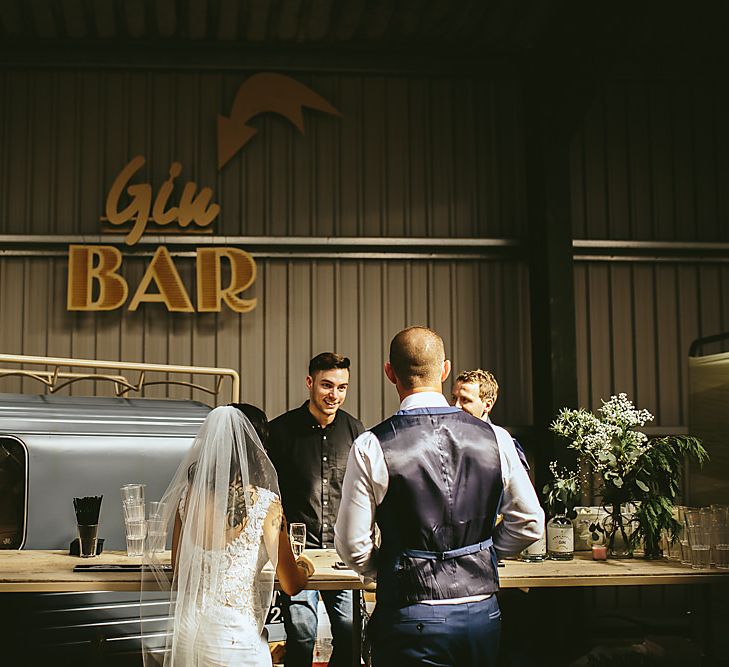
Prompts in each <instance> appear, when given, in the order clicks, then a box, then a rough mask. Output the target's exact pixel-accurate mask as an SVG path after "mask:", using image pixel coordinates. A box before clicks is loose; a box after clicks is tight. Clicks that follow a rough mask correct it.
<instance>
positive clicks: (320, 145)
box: [294, 76, 343, 236]
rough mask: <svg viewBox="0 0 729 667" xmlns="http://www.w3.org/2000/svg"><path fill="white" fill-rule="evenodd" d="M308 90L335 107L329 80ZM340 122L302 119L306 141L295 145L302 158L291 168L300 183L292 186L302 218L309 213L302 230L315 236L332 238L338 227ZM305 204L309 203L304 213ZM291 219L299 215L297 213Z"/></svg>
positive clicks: (318, 115) (333, 88)
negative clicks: (305, 125) (316, 93)
mask: <svg viewBox="0 0 729 667" xmlns="http://www.w3.org/2000/svg"><path fill="white" fill-rule="evenodd" d="M312 87H313V89H314V90H316V91H317V92H318V93H319V94H320V95H322V96H323V97H324V99H326V100H329V101H330V102H331V103H332V104H333V105H334V107H335V108H336V107H338V106H339V100H338V94H337V93H338V91H337V86H336V81H334V80H333V79H332V77H323V76H317V77H314V78H313V80H312ZM342 121H343V119H342V118H339V117H336V116H330V115H328V114H322V113H315V112H312V113H311V114H309V115H308V116H307V118H306V123H307V134H306V141H304V140H303V137H302V138H299V140H298V141H297V144H296V145H297V147H300V152H301V156H302V159H301V166H300V167H294V169H295V174H296V177H297V179H300V182H299V180H297V182H296V185H297V186H298V190H299V191H300V192H301V198H300V199H301V201H302V204H303V206H302V211H301V213H302V214H304V216H305V215H306V212H307V210H308V211H310V212H311V213H310V216H311V218H310V219H309V220H308V221H307V223H308V226H307V227H306V229H310V230H312V233H313V234H314V235H315V236H334V235H336V229H337V228H338V225H339V221H338V220H337V217H338V215H339V212H340V205H339V197H340V193H341V189H342V183H341V174H340V171H339V159H340V156H341V154H342V148H341V145H340V132H341V123H342ZM304 174H305V175H304ZM302 177H303V178H302ZM305 202H310V203H309V208H308V209H307V207H306V203H305ZM295 215H296V216H299V215H300V213H299V211H298V210H296V211H295Z"/></svg>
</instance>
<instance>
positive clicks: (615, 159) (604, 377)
mask: <svg viewBox="0 0 729 667" xmlns="http://www.w3.org/2000/svg"><path fill="white" fill-rule="evenodd" d="M728 111H729V96H727V94H726V91H725V90H722V89H720V88H717V86H716V85H715V82H713V81H711V82H692V83H690V84H688V83H681V82H676V81H673V82H669V81H662V82H636V81H630V82H612V83H609V84H605V85H604V86H603V87H602V88H601V89H600V90H599V92H598V94H597V96H596V99H595V102H594V104H593V105H592V106H591V108H590V109H589V111H588V113H587V116H586V118H585V121H584V124H583V125H582V127H581V128H580V130H579V131H578V132H577V133H576V135H575V137H574V140H573V143H572V163H571V164H572V204H573V207H572V219H573V229H574V236H575V238H580V239H613V240H624V241H669V242H677V243H681V242H684V243H685V242H704V243H711V242H726V241H727V240H729V226H727V224H726V220H727V217H728V215H729V194H727V193H728V192H729V191H728V190H727V187H726V185H727V179H728V178H729V129H728V127H727V124H726V122H725V119H726V116H727V112H728ZM608 253H609V255H615V256H621V255H622V256H623V257H624V258H626V257H628V256H631V255H635V254H636V252H635V250H634V249H631V248H630V247H629V245H626V247H625V248H623V249H621V248H620V247H614V248H610V249H609V250H606V251H605V254H606V257H605V258H603V259H602V260H599V261H589V260H586V261H580V262H578V263H577V264H576V265H575V294H576V326H577V365H578V392H579V400H580V404H581V405H584V406H589V407H592V408H593V409H595V408H597V407H599V405H600V399H601V398H607V397H608V396H610V395H611V394H613V393H615V392H618V391H626V392H627V393H628V394H629V395H630V396H631V397H632V398H633V399H634V400H635V401H636V402H637V403H638V404H639V405H640V406H641V407H645V408H647V409H649V410H650V411H651V412H653V413H654V414H655V416H656V419H655V421H654V422H653V425H654V426H659V427H665V428H667V429H668V430H671V429H672V428H675V427H681V426H683V427H685V426H686V425H687V421H688V419H687V409H688V402H687V391H688V388H687V374H688V350H689V345H690V344H691V342H692V341H693V340H694V339H695V338H697V337H700V336H708V335H712V334H716V333H720V332H723V331H727V330H729V305H728V301H727V295H729V265H728V264H727V263H725V262H722V261H720V260H719V259H718V258H717V259H715V260H714V261H711V262H706V261H704V262H701V263H698V262H697V261H696V260H695V257H696V254H700V251H699V252H698V253H694V256H693V257H694V259H692V257H691V256H688V253H685V254H686V255H687V256H686V258H685V259H681V257H680V254H681V248H680V246H676V247H673V248H672V249H670V250H668V251H667V250H666V249H665V248H664V249H661V248H660V247H658V246H657V247H656V249H655V250H654V251H653V254H654V256H655V257H656V260H655V261H646V260H643V261H633V262H631V261H615V260H610V261H606V260H608V259H609V255H608ZM666 259H670V261H668V262H666V261H665V260H666Z"/></svg>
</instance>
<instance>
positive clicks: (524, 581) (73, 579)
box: [0, 549, 729, 592]
mask: <svg viewBox="0 0 729 667" xmlns="http://www.w3.org/2000/svg"><path fill="white" fill-rule="evenodd" d="M307 555H308V556H309V557H310V558H311V559H312V560H313V562H314V563H315V574H314V576H313V577H312V578H311V580H310V581H309V586H311V587H312V588H317V589H330V588H331V589H334V590H347V589H359V588H361V587H362V586H363V584H362V582H361V581H360V580H359V577H357V575H356V574H355V573H354V572H353V571H351V570H334V569H333V568H332V564H333V562H334V561H335V560H337V559H338V556H337V555H336V552H335V551H334V549H311V550H308V549H307ZM138 560H139V562H141V558H140V559H138ZM122 561H123V562H125V563H128V562H134V559H132V560H131V561H130V559H129V557H128V556H127V555H126V554H125V553H124V552H121V551H110V552H108V553H107V552H105V553H104V554H102V555H101V556H98V557H97V558H95V559H94V563H100V564H115V563H119V562H122ZM77 564H78V558H76V557H74V556H69V555H68V554H67V553H66V552H63V551H33V550H23V551H0V590H1V591H2V592H31V591H34V592H39V591H46V592H49V591H66V592H71V591H84V590H99V588H100V587H102V588H103V589H104V590H131V591H135V590H136V591H138V590H139V586H140V574H139V573H138V572H137V573H133V572H122V573H109V572H94V573H81V572H74V571H73V568H74V566H75V565H77ZM499 579H500V583H501V587H502V588H524V587H528V588H555V587H560V588H562V587H573V586H578V587H585V586H589V587H593V586H594V587H601V588H602V587H606V586H620V587H625V586H676V585H695V584H713V585H723V584H726V583H727V581H729V572H727V571H726V570H724V571H722V570H716V569H696V570H694V569H692V568H690V567H687V566H682V565H680V564H676V562H675V561H667V560H662V561H646V560H643V559H641V558H635V559H629V560H609V561H593V560H592V559H591V558H589V557H588V556H587V555H585V554H576V556H575V559H574V560H571V561H545V562H543V563H538V564H534V563H522V562H520V561H516V560H507V561H505V562H504V567H503V568H502V569H500V572H499Z"/></svg>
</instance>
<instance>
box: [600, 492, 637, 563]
mask: <svg viewBox="0 0 729 667" xmlns="http://www.w3.org/2000/svg"><path fill="white" fill-rule="evenodd" d="M605 509H606V511H607V512H608V515H607V517H605V520H604V523H603V528H604V530H605V545H606V546H607V557H608V558H632V557H633V542H632V540H631V536H632V534H633V530H634V528H635V526H634V523H633V515H632V513H629V512H627V511H626V509H625V505H624V504H615V505H614V506H613V507H606V508H605Z"/></svg>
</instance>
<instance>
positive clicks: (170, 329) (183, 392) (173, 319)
mask: <svg viewBox="0 0 729 667" xmlns="http://www.w3.org/2000/svg"><path fill="white" fill-rule="evenodd" d="M176 266H177V270H178V271H179V273H180V277H181V278H182V283H183V285H184V286H185V289H186V290H187V292H188V294H189V295H190V298H191V299H194V294H195V289H194V288H195V263H194V261H192V260H190V259H185V260H182V259H181V260H179V261H177V262H176ZM197 317H198V316H197V315H193V314H188V313H169V314H167V315H165V318H166V319H167V320H168V325H167V360H168V363H170V364H176V365H179V366H189V365H190V364H191V363H192V354H193V350H192V330H193V323H194V321H195V319H197ZM203 317H207V316H206V315H203ZM235 342H237V341H235ZM231 367H232V368H238V367H237V366H231ZM176 379H179V380H181V381H183V382H205V381H206V380H205V379H201V378H200V377H193V376H192V375H178V377H177V378H176ZM207 381H208V382H210V380H207ZM227 389H228V387H227V386H225V387H224V390H225V391H227ZM192 393H193V392H192V389H190V388H188V387H181V386H176V385H171V386H170V387H168V388H167V396H168V397H169V398H178V399H188V400H189V399H191V398H192ZM208 402H210V403H211V402H212V400H211V399H208Z"/></svg>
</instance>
